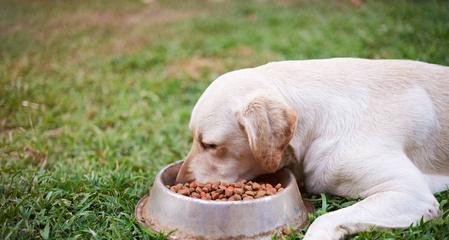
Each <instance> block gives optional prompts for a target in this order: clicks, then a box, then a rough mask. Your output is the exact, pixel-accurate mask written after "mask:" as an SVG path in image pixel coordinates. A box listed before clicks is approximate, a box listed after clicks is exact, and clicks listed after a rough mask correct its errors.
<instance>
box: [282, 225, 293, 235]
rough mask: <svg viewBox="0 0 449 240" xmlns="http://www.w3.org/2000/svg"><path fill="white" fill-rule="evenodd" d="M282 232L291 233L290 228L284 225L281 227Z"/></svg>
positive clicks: (284, 233)
mask: <svg viewBox="0 0 449 240" xmlns="http://www.w3.org/2000/svg"><path fill="white" fill-rule="evenodd" d="M282 234H283V235H290V234H292V229H291V228H290V227H284V228H282Z"/></svg>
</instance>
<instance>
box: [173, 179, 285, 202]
mask: <svg viewBox="0 0 449 240" xmlns="http://www.w3.org/2000/svg"><path fill="white" fill-rule="evenodd" d="M167 188H168V189H170V191H172V192H175V193H178V194H181V195H184V196H188V197H192V198H198V199H203V200H214V201H240V200H251V199H255V198H261V197H264V196H271V195H274V194H276V193H277V192H280V191H282V190H283V189H284V188H283V187H282V185H281V184H280V183H279V184H276V185H275V187H273V185H271V184H269V183H257V182H252V181H244V180H243V181H239V182H237V183H221V182H208V183H199V182H196V181H192V182H190V183H183V184H182V183H178V184H176V185H173V186H169V185H167Z"/></svg>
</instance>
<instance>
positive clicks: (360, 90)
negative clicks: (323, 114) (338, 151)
mask: <svg viewBox="0 0 449 240" xmlns="http://www.w3.org/2000/svg"><path fill="white" fill-rule="evenodd" d="M256 69H257V68H256ZM260 69H261V70H262V71H269V72H270V73H271V74H268V75H269V76H270V77H272V78H273V76H274V78H275V79H272V81H274V82H276V84H279V85H284V87H280V89H286V90H284V91H289V92H287V93H286V94H285V95H286V96H298V98H301V97H303V98H308V99H309V100H310V99H315V102H317V103H319V104H321V105H323V107H324V108H327V109H326V110H325V111H328V116H330V118H329V119H332V120H335V121H341V122H343V121H345V120H344V119H350V120H349V121H353V122H352V123H351V124H352V125H353V127H355V128H358V129H357V131H366V132H367V133H369V134H371V135H372V136H373V137H375V135H376V134H377V135H378V136H379V137H381V138H385V142H386V143H388V141H389V139H387V138H395V139H394V141H391V142H395V143H396V142H401V144H402V146H403V148H404V150H405V152H406V154H407V155H408V157H409V158H410V159H411V160H412V161H413V162H414V164H415V165H416V166H418V168H419V169H420V170H421V171H422V172H423V173H428V174H443V175H448V174H449V67H445V66H440V65H435V64H428V63H424V62H419V61H410V60H367V59H356V58H335V59H323V60H305V61H283V62H274V63H269V64H267V65H264V66H261V67H260ZM285 86H288V87H285ZM317 89H319V90H318V91H317ZM312 101H313V100H312ZM332 116H334V118H332ZM355 119H356V120H355ZM357 121H358V122H357ZM356 122H357V123H356ZM374 129H375V131H373V130H374ZM398 138H400V139H399V140H398Z"/></svg>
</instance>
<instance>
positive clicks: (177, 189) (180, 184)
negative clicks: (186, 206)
mask: <svg viewBox="0 0 449 240" xmlns="http://www.w3.org/2000/svg"><path fill="white" fill-rule="evenodd" d="M182 187H184V185H182V183H178V184H176V185H175V188H176V191H179V189H181V188H182Z"/></svg>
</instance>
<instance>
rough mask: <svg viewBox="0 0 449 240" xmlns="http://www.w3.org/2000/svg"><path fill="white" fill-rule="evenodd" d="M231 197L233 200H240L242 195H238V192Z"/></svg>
mask: <svg viewBox="0 0 449 240" xmlns="http://www.w3.org/2000/svg"><path fill="white" fill-rule="evenodd" d="M231 198H232V199H233V200H234V201H240V200H242V196H240V195H238V194H234V195H233V196H232V197H231Z"/></svg>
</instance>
